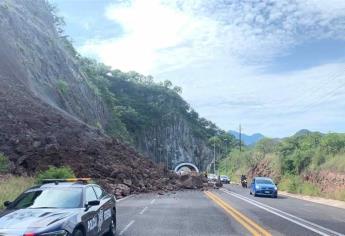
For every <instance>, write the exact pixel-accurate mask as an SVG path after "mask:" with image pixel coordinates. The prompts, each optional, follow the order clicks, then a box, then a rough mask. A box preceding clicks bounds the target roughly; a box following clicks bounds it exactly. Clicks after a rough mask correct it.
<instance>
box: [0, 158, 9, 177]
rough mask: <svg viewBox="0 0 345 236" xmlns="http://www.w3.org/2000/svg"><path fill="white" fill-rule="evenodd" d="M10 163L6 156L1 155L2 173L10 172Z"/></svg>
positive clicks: (0, 168)
mask: <svg viewBox="0 0 345 236" xmlns="http://www.w3.org/2000/svg"><path fill="white" fill-rule="evenodd" d="M8 167H9V161H8V159H7V157H6V156H4V154H2V153H0V173H6V172H8Z"/></svg>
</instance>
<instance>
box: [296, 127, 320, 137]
mask: <svg viewBox="0 0 345 236" xmlns="http://www.w3.org/2000/svg"><path fill="white" fill-rule="evenodd" d="M308 134H320V135H323V133H321V132H319V131H310V130H308V129H301V130H300V131H298V132H296V133H295V134H294V135H293V136H292V137H300V136H304V135H308Z"/></svg>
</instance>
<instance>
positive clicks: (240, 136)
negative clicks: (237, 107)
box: [240, 124, 242, 153]
mask: <svg viewBox="0 0 345 236" xmlns="http://www.w3.org/2000/svg"><path fill="white" fill-rule="evenodd" d="M241 151H242V126H241V124H240V153H241Z"/></svg>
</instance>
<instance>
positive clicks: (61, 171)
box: [36, 166, 75, 183]
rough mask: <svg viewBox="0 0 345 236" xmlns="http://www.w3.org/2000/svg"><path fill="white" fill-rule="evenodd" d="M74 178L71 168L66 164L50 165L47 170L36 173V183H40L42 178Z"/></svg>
mask: <svg viewBox="0 0 345 236" xmlns="http://www.w3.org/2000/svg"><path fill="white" fill-rule="evenodd" d="M65 178H75V175H74V172H73V170H72V169H71V168H70V167H68V166H63V167H54V166H50V167H49V169H48V170H45V171H42V172H40V173H39V174H38V175H37V178H36V181H37V183H41V182H42V180H43V179H65Z"/></svg>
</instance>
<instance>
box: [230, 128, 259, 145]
mask: <svg viewBox="0 0 345 236" xmlns="http://www.w3.org/2000/svg"><path fill="white" fill-rule="evenodd" d="M229 133H230V134H232V135H234V136H235V137H236V138H237V139H239V138H240V133H239V132H237V131H234V130H230V131H229ZM264 137H265V136H264V135H262V134H260V133H256V134H252V135H248V134H244V133H242V142H243V143H244V144H246V145H253V144H256V143H257V142H258V141H260V140H261V139H263V138H264Z"/></svg>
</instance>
